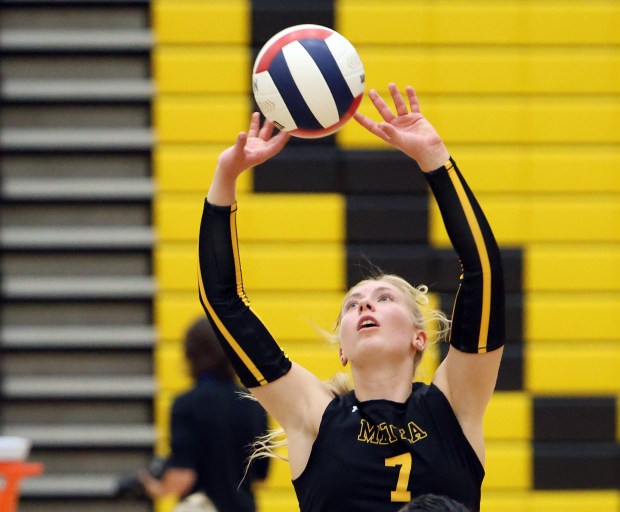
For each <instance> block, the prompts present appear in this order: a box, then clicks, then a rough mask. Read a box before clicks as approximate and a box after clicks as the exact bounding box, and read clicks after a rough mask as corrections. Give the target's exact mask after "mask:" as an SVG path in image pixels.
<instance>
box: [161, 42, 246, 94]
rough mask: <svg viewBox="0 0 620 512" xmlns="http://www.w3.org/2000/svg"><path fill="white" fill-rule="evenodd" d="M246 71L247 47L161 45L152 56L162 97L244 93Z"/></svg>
mask: <svg viewBox="0 0 620 512" xmlns="http://www.w3.org/2000/svg"><path fill="white" fill-rule="evenodd" d="M249 69H250V49H249V48H247V49H245V50H243V51H242V50H240V49H238V48H231V47H228V46H223V47H212V46H200V47H189V48H186V47H183V46H174V47H165V46H164V47H160V48H156V49H155V51H154V53H153V72H154V75H155V80H156V82H157V87H158V92H159V93H161V94H178V93H188V94H197V93H199V94H203V93H204V94H247V93H248V92H249V90H250V85H251V84H250V81H249V80H248V72H249V71H248V70H249ZM215 76H217V80H215V79H214V77H215Z"/></svg>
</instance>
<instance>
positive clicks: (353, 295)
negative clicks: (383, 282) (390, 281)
mask: <svg viewBox="0 0 620 512" xmlns="http://www.w3.org/2000/svg"><path fill="white" fill-rule="evenodd" d="M384 291H388V292H394V290H392V288H390V287H389V286H379V287H378V288H375V289H374V290H373V291H372V292H371V294H373V293H377V292H384ZM359 297H362V294H361V293H360V292H353V293H351V294H350V295H347V296H346V298H345V302H346V301H348V300H349V299H357V298H359Z"/></svg>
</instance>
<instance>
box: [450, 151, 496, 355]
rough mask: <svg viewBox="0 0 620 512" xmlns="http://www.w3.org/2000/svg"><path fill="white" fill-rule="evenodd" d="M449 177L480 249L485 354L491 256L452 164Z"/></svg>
mask: <svg viewBox="0 0 620 512" xmlns="http://www.w3.org/2000/svg"><path fill="white" fill-rule="evenodd" d="M446 169H447V171H448V176H449V177H450V180H451V181H452V185H453V186H454V189H455V190H456V193H457V195H458V197H459V200H460V202H461V205H462V207H463V211H464V212H465V216H466V218H467V223H468V224H469V228H470V230H471V233H472V235H473V237H474V240H475V243H476V247H477V248H478V255H479V257H480V264H481V265H482V312H481V314H480V332H479V336H478V353H479V354H483V353H485V352H486V351H487V344H488V336H489V322H490V318H491V264H490V262H489V254H488V252H487V248H486V245H485V243H484V237H483V236H482V230H481V229H480V224H479V223H478V220H477V219H476V214H475V213H474V210H473V208H472V206H471V203H470V202H469V198H468V197H467V193H466V192H465V189H464V188H463V184H462V183H461V180H460V179H459V177H458V175H457V174H456V170H455V169H454V165H453V164H452V162H448V163H447V164H446Z"/></svg>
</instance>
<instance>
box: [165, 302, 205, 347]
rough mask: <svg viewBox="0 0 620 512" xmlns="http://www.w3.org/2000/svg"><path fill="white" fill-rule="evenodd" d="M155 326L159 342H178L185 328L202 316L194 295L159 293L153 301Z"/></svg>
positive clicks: (200, 307)
mask: <svg viewBox="0 0 620 512" xmlns="http://www.w3.org/2000/svg"><path fill="white" fill-rule="evenodd" d="M154 309H155V325H157V334H158V336H159V340H160V341H161V342H166V341H175V340H179V339H180V337H181V336H182V333H184V332H185V330H186V329H187V327H188V326H189V325H190V324H191V323H192V322H194V321H195V320H196V318H198V317H200V316H202V315H204V314H205V313H204V310H203V309H202V306H201V305H200V302H199V300H198V291H196V293H188V292H186V293H169V292H160V293H158V294H157V297H156V299H155V307H154Z"/></svg>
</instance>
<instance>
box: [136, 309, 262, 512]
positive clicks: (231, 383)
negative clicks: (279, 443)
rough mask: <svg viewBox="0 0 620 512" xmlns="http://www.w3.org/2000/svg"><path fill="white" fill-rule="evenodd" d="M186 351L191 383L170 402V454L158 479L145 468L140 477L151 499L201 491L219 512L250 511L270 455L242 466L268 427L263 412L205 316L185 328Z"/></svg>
mask: <svg viewBox="0 0 620 512" xmlns="http://www.w3.org/2000/svg"><path fill="white" fill-rule="evenodd" d="M184 351H185V357H186V359H187V362H188V365H189V369H190V373H191V376H192V377H193V379H194V382H195V384H194V387H193V388H192V389H191V390H190V391H188V392H186V393H184V394H182V395H180V396H178V397H177V398H176V399H175V401H174V404H173V406H172V414H171V442H170V457H169V458H168V460H167V461H166V465H165V469H164V471H163V473H162V475H161V478H156V477H154V476H153V475H152V474H150V473H149V472H148V471H147V470H143V471H141V472H140V473H139V479H140V481H141V482H142V485H143V486H144V489H145V490H146V493H147V494H148V495H149V496H150V497H151V498H153V499H155V498H160V497H165V496H170V495H174V496H176V497H178V498H185V497H187V496H190V495H195V494H196V493H202V494H204V495H205V496H206V497H207V498H208V500H210V501H211V502H212V503H213V505H214V507H215V509H216V510H217V511H218V512H254V511H255V510H256V505H255V502H254V493H253V486H254V484H255V483H256V482H259V481H262V480H264V479H265V478H266V477H267V472H268V464H269V462H268V459H259V460H256V461H254V462H252V464H251V465H250V466H249V468H248V471H247V474H245V471H246V466H247V460H248V457H249V455H250V452H251V445H252V444H253V443H254V441H255V439H256V438H257V437H259V436H262V435H264V434H265V432H266V430H267V416H266V413H265V411H264V409H263V408H262V407H261V405H260V404H259V403H258V402H256V401H255V400H252V399H248V397H244V396H243V395H244V394H247V391H246V390H244V389H243V388H241V387H239V385H238V384H237V382H236V379H235V373H234V371H233V369H232V367H231V365H230V363H229V362H228V359H227V358H226V355H225V353H224V350H223V349H222V347H221V345H220V343H219V342H218V341H217V339H216V337H215V334H214V332H213V329H212V328H211V325H210V324H209V321H208V320H207V319H206V318H202V319H200V320H198V321H196V322H195V323H194V324H193V325H192V326H191V327H190V328H189V329H188V331H187V333H186V336H185V341H184ZM194 501H195V498H194ZM203 501H204V500H203ZM207 502H208V501H207Z"/></svg>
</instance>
